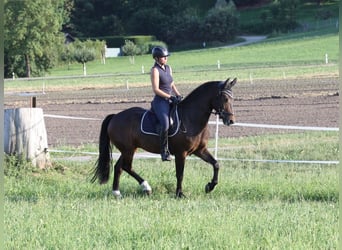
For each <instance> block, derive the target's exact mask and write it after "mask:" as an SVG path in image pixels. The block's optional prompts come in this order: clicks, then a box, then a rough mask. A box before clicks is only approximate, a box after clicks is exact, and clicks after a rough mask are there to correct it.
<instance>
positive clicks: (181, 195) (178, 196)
mask: <svg viewBox="0 0 342 250" xmlns="http://www.w3.org/2000/svg"><path fill="white" fill-rule="evenodd" d="M176 198H186V196H185V194H184V193H183V192H177V193H176Z"/></svg>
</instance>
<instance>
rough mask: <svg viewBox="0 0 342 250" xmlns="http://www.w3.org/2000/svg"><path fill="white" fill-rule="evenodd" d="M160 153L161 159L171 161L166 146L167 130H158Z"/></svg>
mask: <svg viewBox="0 0 342 250" xmlns="http://www.w3.org/2000/svg"><path fill="white" fill-rule="evenodd" d="M160 155H161V158H162V161H171V156H170V152H169V148H168V131H161V132H160Z"/></svg>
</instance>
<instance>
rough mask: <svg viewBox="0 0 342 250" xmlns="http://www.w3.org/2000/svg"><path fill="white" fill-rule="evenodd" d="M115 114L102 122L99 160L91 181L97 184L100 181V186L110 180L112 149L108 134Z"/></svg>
mask: <svg viewBox="0 0 342 250" xmlns="http://www.w3.org/2000/svg"><path fill="white" fill-rule="evenodd" d="M113 116H114V114H111V115H108V116H107V117H106V118H105V119H104V120H103V122H102V126H101V132H100V142H99V158H98V160H97V161H96V164H95V169H94V176H93V178H92V179H91V181H92V182H95V181H96V179H99V182H100V184H104V183H106V182H107V181H108V179H109V172H110V164H111V158H112V157H111V156H112V155H111V154H112V147H111V144H110V139H109V136H108V133H107V127H108V124H109V122H110V120H111V119H112V117H113Z"/></svg>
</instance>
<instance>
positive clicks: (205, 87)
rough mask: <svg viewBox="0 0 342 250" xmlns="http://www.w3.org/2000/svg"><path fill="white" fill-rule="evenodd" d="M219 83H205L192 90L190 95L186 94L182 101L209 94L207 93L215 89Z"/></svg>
mask: <svg viewBox="0 0 342 250" xmlns="http://www.w3.org/2000/svg"><path fill="white" fill-rule="evenodd" d="M219 83H220V81H210V82H205V83H203V84H201V85H200V86H198V87H197V88H195V89H194V90H192V91H191V92H190V94H188V95H187V96H186V97H185V98H184V101H186V100H191V99H193V98H197V97H198V96H199V95H202V93H203V94H209V93H208V91H211V89H213V88H214V89H215V90H216V89H217V86H218V84H219Z"/></svg>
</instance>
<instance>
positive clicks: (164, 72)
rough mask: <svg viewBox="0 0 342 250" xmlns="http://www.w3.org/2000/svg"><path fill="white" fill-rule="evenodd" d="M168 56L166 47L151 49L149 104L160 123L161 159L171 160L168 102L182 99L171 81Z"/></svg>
mask: <svg viewBox="0 0 342 250" xmlns="http://www.w3.org/2000/svg"><path fill="white" fill-rule="evenodd" d="M168 56H169V52H168V50H167V49H166V48H163V47H160V46H157V47H154V48H153V49H152V57H153V58H154V60H155V63H154V65H153V67H152V69H151V83H152V89H153V92H154V93H155V96H154V98H153V100H152V103H151V105H152V109H153V111H154V112H155V114H156V116H157V118H158V120H159V123H160V133H159V135H160V154H161V158H162V161H171V156H170V152H169V149H168V129H169V126H170V120H169V113H170V102H172V103H178V102H180V101H181V99H182V97H181V95H180V93H179V91H178V90H177V88H176V86H175V83H174V81H173V78H172V69H171V67H170V66H169V65H167V64H166V63H167V58H168ZM172 94H174V95H172Z"/></svg>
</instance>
